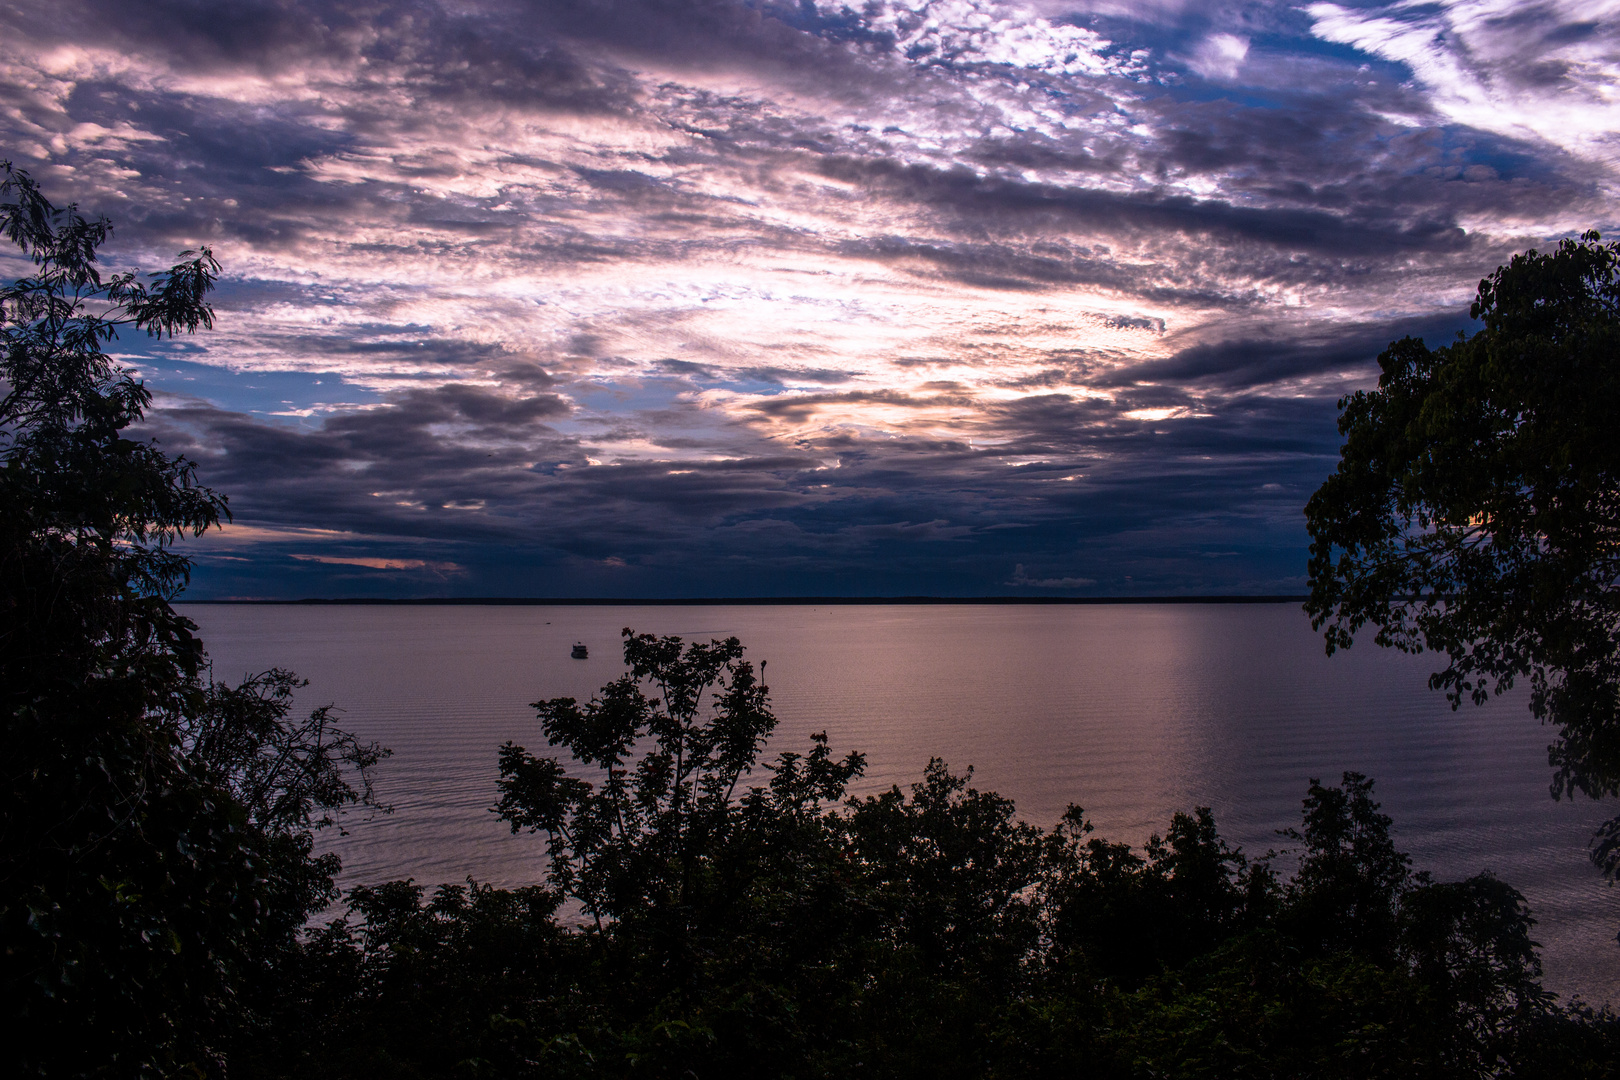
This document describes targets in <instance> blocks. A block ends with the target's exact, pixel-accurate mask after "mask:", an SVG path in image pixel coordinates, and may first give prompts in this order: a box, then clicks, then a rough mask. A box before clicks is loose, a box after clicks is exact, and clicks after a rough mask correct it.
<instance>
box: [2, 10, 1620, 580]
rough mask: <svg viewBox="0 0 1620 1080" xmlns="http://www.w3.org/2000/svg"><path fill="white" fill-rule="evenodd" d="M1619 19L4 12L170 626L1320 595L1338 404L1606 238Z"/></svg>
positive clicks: (16, 110)
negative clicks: (210, 530) (1480, 299)
mask: <svg viewBox="0 0 1620 1080" xmlns="http://www.w3.org/2000/svg"><path fill="white" fill-rule="evenodd" d="M1617 80H1620V3H1613V2H1611V3H1589V2H1580V0H1547V2H1535V0H1529V2H1527V0H1517V2H1512V0H1460V2H1438V3H1420V2H1416V0H1405V2H1400V3H1392V4H1361V3H1342V4H1336V3H1304V4H1285V3H1260V2H1255V3H1243V2H1222V0H1213V2H1209V3H1178V2H1175V0H1164V2H1154V0H1139V2H1131V3H1127V2H1123V0H1120V2H1114V0H1078V2H1062V0H871V2H870V3H866V4H864V6H863V5H859V4H855V3H852V4H851V5H850V6H847V7H846V6H841V5H840V4H838V3H829V2H822V0H797V2H791V0H782V2H776V0H530V2H522V0H510V2H502V0H489V2H483V0H463V2H444V3H437V2H434V0H406V2H398V3H395V2H389V0H356V2H343V3H338V2H335V0H332V2H327V3H319V2H299V0H241V2H237V3H233V4H219V3H214V2H204V0H143V2H141V3H136V4H131V3H128V2H127V0H118V2H93V0H92V2H82V0H50V2H43V3H35V2H32V0H4V2H0V130H3V134H0V157H9V158H10V159H11V160H12V161H13V162H15V163H16V164H17V165H18V166H21V167H23V168H26V169H29V170H31V171H32V172H33V173H34V174H35V176H36V177H37V178H38V179H40V180H41V181H42V183H43V184H44V186H45V188H46V190H47V192H48V193H49V194H50V195H51V196H52V197H53V198H55V199H57V200H58V201H69V200H73V201H77V202H78V203H79V204H80V206H81V207H82V208H84V209H86V210H89V211H96V212H102V213H105V214H107V215H108V216H109V217H111V218H112V219H113V221H114V223H115V225H116V226H117V234H116V240H115V244H114V249H115V250H113V251H112V252H111V254H110V261H111V262H112V263H114V264H116V265H121V266H124V265H138V266H141V267H143V268H147V269H151V268H154V267H156V266H159V265H161V264H164V263H166V262H167V261H169V260H170V259H171V258H172V256H173V255H174V253H175V252H177V251H178V250H180V249H181V248H186V247H193V246H196V245H199V244H208V245H210V246H211V247H212V248H213V250H214V252H215V254H216V255H217V257H218V258H219V259H220V261H221V262H222V263H223V264H224V267H225V276H224V278H223V279H222V282H221V285H220V289H219V293H218V295H217V305H216V306H217V309H218V312H219V321H218V327H217V329H215V330H214V331H212V332H209V333H205V334H203V335H201V336H198V337H196V338H193V339H188V340H182V341H181V342H179V343H177V344H175V345H174V346H172V347H170V346H167V345H165V346H164V347H161V348H154V347H153V346H152V345H151V344H150V343H148V342H147V341H145V340H141V339H126V340H124V341H123V342H121V343H120V351H121V353H122V356H123V359H124V362H125V363H126V364H128V365H129V366H131V367H134V368H137V369H139V371H140V372H141V374H142V376H143V377H144V378H145V379H146V380H147V381H148V383H149V384H150V385H151V386H152V387H154V388H155V390H156V391H157V404H158V408H157V409H156V410H155V411H154V413H153V416H152V423H151V425H150V426H151V434H152V435H154V436H155V437H157V438H159V439H160V440H161V441H162V442H163V443H164V445H166V446H168V447H170V448H171V449H173V450H176V451H180V452H183V453H185V454H186V455H187V456H189V457H191V458H192V459H194V460H195V461H197V462H198V463H199V466H200V471H201V474H202V476H203V478H204V480H205V481H206V482H208V483H209V484H211V485H212V486H214V487H216V488H217V489H219V490H221V491H223V492H225V493H227V494H228V495H229V496H230V499H231V507H232V510H233V512H234V514H235V524H234V525H233V526H231V527H230V528H228V529H226V530H225V531H224V532H223V533H221V534H218V535H217V536H215V537H214V538H213V539H211V540H205V541H203V542H199V543H196V544H194V545H192V550H193V552H194V553H195V555H196V559H197V571H196V577H195V580H194V584H193V589H192V592H191V594H190V595H192V596H193V597H197V598H201V597H229V596H281V597H293V596H362V595H374V596H417V595H464V596H478V595H517V596H525V595H526V596H683V595H686V596H693V595H732V596H737V595H790V594H868V595H871V594H879V595H895V594H919V593H921V594H936V595H966V594H981V595H982V594H998V595H999V594H1008V595H1031V596H1036V595H1120V594H1166V595H1168V594H1178V593H1226V592H1236V593H1266V592H1299V591H1302V590H1303V587H1304V558H1305V531H1304V527H1303V520H1302V516H1301V507H1302V506H1303V505H1304V503H1305V500H1306V499H1307V498H1308V497H1309V495H1310V492H1311V491H1312V490H1313V489H1314V487H1315V486H1316V485H1317V484H1318V483H1319V482H1320V481H1321V479H1322V478H1323V477H1324V476H1325V475H1326V474H1327V473H1328V472H1329V471H1330V470H1331V468H1332V466H1333V463H1334V460H1335V456H1336V452H1337V447H1338V439H1337V434H1336V431H1335V428H1334V418H1335V415H1336V409H1335V402H1336V400H1337V399H1338V398H1339V397H1340V395H1342V394H1344V393H1345V392H1346V391H1348V390H1351V389H1354V388H1357V387H1361V386H1365V385H1368V384H1369V382H1370V380H1371V378H1372V375H1373V373H1374V372H1375V371H1376V365H1375V363H1374V358H1375V357H1376V355H1377V353H1378V352H1379V350H1380V349H1381V348H1382V346H1383V345H1384V344H1385V343H1387V342H1388V341H1389V340H1390V339H1392V338H1394V337H1399V336H1401V335H1404V334H1408V333H1410V334H1417V335H1420V336H1422V337H1424V338H1426V339H1428V340H1429V341H1431V343H1440V342H1443V341H1446V340H1449V339H1451V338H1452V337H1453V336H1454V335H1455V334H1456V333H1457V332H1458V331H1459V330H1462V331H1466V330H1468V329H1469V325H1470V324H1469V323H1468V320H1467V304H1468V300H1469V299H1470V297H1471V295H1472V293H1473V289H1474V286H1475V285H1476V284H1477V282H1478V280H1479V278H1480V277H1481V276H1483V275H1484V274H1486V273H1488V272H1489V271H1490V270H1491V269H1492V268H1494V267H1495V266H1496V265H1497V264H1498V263H1500V262H1501V261H1503V260H1504V259H1505V258H1506V257H1507V256H1508V255H1510V254H1511V253H1512V252H1513V251H1515V250H1523V249H1524V248H1527V247H1530V246H1537V245H1540V246H1545V245H1547V244H1548V243H1549V242H1551V241H1553V240H1556V239H1557V238H1558V237H1561V236H1566V235H1570V234H1573V233H1578V232H1580V231H1582V230H1584V229H1587V228H1591V227H1597V228H1599V229H1603V230H1605V231H1607V230H1608V229H1609V228H1611V227H1612V226H1614V225H1615V224H1616V212H1615V206H1616V204H1615V194H1616V189H1617V186H1620V173H1617V166H1620V137H1617V136H1616V135H1615V134H1614V132H1615V131H1616V130H1617V129H1620V125H1617V123H1616V121H1617V119H1620V82H1617Z"/></svg>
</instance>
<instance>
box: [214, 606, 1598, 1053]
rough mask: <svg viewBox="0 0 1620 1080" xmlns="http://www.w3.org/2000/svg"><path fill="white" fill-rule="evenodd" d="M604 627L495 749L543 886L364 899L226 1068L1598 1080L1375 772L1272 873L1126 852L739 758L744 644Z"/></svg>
mask: <svg viewBox="0 0 1620 1080" xmlns="http://www.w3.org/2000/svg"><path fill="white" fill-rule="evenodd" d="M625 637H626V650H625V652H626V664H627V668H628V672H627V675H626V677H625V678H623V679H620V680H617V681H616V682H614V683H612V684H610V685H609V686H608V687H606V688H604V690H603V691H602V693H601V694H600V695H598V697H596V698H595V699H593V700H592V701H591V702H590V703H588V704H586V705H584V706H580V705H579V704H578V703H577V702H573V701H568V700H566V699H559V700H553V701H548V702H540V703H537V705H536V708H537V710H538V713H539V716H540V719H541V723H542V725H543V727H544V729H545V730H546V732H547V734H548V736H549V737H551V738H552V739H553V745H555V746H559V747H562V748H566V749H568V750H570V751H572V753H573V754H574V755H575V756H574V757H573V759H572V760H566V761H552V760H548V759H544V758H536V757H533V756H531V755H529V754H527V752H525V751H521V750H518V749H516V748H514V747H511V746H508V747H506V748H504V749H503V751H502V755H501V760H502V764H503V775H502V780H501V788H500V792H501V796H500V798H501V802H500V806H499V807H498V809H499V812H500V813H501V815H502V816H503V818H504V819H505V820H506V821H507V822H508V823H509V824H511V825H514V826H517V827H520V828H535V829H537V830H538V831H540V832H542V833H550V834H551V835H550V841H551V847H552V850H553V851H554V852H556V853H558V855H559V856H560V858H561V859H562V860H563V861H564V862H565V863H566V864H567V865H566V866H565V867H564V868H562V869H558V868H557V867H553V869H552V883H553V885H554V888H553V889H536V888H530V889H525V890H518V891H516V892H511V893H507V892H503V891H501V890H497V889H489V888H488V887H485V886H477V885H472V886H471V888H470V889H468V890H464V889H461V888H459V887H457V888H452V889H442V890H440V891H439V893H437V894H436V895H435V897H434V898H432V899H431V900H428V899H426V898H425V897H424V893H423V890H422V889H421V888H420V887H418V886H416V885H414V884H411V883H406V882H396V883H392V884H389V885H386V886H382V887H379V888H375V889H360V890H355V891H354V892H352V893H351V894H350V901H349V902H350V915H349V917H348V918H346V919H343V920H339V921H338V922H335V923H333V924H332V925H331V926H329V927H327V928H326V929H324V930H321V931H319V932H318V933H316V934H315V935H313V936H312V938H311V939H310V940H309V941H308V942H306V944H305V945H304V947H303V949H302V950H301V952H300V953H299V955H298V957H297V958H296V962H295V963H291V964H289V965H287V966H286V967H284V968H283V987H284V995H283V1006H282V1011H281V1012H280V1013H278V1017H279V1019H278V1022H277V1023H276V1024H275V1025H272V1028H271V1030H270V1031H269V1034H268V1037H267V1038H266V1039H265V1040H263V1041H262V1042H261V1043H259V1044H257V1045H256V1046H253V1047H250V1048H247V1050H246V1051H245V1052H244V1053H242V1054H240V1055H239V1056H238V1057H236V1058H235V1059H234V1060H233V1061H232V1068H233V1070H235V1071H236V1072H237V1073H239V1074H244V1075H250V1076H256V1077H258V1076H263V1077H270V1076H293V1075H296V1076H300V1077H334V1078H336V1077H356V1076H369V1075H378V1074H388V1075H415V1076H469V1075H470V1076H478V1075H499V1076H511V1077H524V1076H548V1077H550V1076H563V1077H573V1076H578V1077H706V1076H715V1077H721V1076H724V1077H733V1076H735V1077H828V1076H858V1075H869V1076H882V1077H925V1076H926V1077H930V1078H933V1077H963V1078H967V1077H974V1078H977V1077H1046V1076H1052V1077H1058V1076H1063V1077H1068V1076H1073V1075H1076V1074H1081V1075H1087V1076H1098V1077H1152V1076H1177V1077H1223V1078H1224V1077H1242V1076H1254V1077H1283V1076H1320V1077H1344V1078H1346V1080H1349V1078H1359V1077H1366V1076H1378V1075H1388V1076H1407V1075H1434V1076H1438V1077H1476V1078H1479V1077H1506V1076H1542V1075H1550V1074H1551V1073H1552V1072H1556V1073H1557V1074H1558V1075H1560V1076H1566V1077H1567V1076H1591V1077H1598V1076H1613V1075H1614V1072H1613V1062H1614V1061H1615V1060H1620V1024H1617V1022H1616V1020H1615V1019H1614V1017H1613V1016H1612V1014H1609V1013H1607V1012H1593V1011H1591V1010H1588V1009H1585V1008H1584V1007H1583V1006H1579V1005H1576V1006H1572V1007H1567V1008H1565V1007H1560V1006H1558V1005H1557V1004H1556V1003H1554V1002H1553V1001H1552V999H1551V998H1550V996H1549V995H1547V994H1546V993H1545V992H1543V991H1542V990H1541V988H1540V985H1539V982H1538V981H1537V977H1538V974H1539V968H1538V966H1537V961H1536V956H1535V947H1534V944H1533V943H1532V942H1531V940H1530V936H1529V935H1530V928H1531V925H1532V921H1533V920H1532V919H1531V917H1530V913H1529V911H1528V909H1527V907H1526V906H1525V903H1524V899H1523V897H1522V896H1520V895H1519V894H1518V893H1517V892H1516V891H1514V890H1513V889H1512V888H1511V887H1509V886H1508V885H1506V884H1504V883H1502V882H1500V881H1497V880H1496V879H1495V878H1492V877H1490V876H1489V875H1480V876H1478V877H1474V878H1470V879H1468V880H1465V881H1460V882H1445V883H1437V882H1434V881H1432V880H1431V879H1430V878H1429V877H1428V876H1427V875H1425V874H1414V873H1412V872H1411V870H1410V867H1409V861H1408V859H1407V857H1406V856H1405V855H1403V854H1402V853H1401V852H1400V851H1399V850H1398V849H1397V847H1396V845H1395V843H1394V840H1393V837H1392V836H1391V831H1390V830H1391V825H1392V823H1391V821H1390V819H1389V817H1388V816H1387V815H1384V814H1382V813H1381V812H1380V811H1379V807H1378V804H1377V803H1376V802H1375V801H1374V799H1373V794H1372V782H1371V781H1370V780H1367V779H1366V778H1364V777H1361V776H1359V775H1356V774H1354V773H1349V774H1346V775H1345V776H1344V778H1343V780H1342V782H1341V783H1340V784H1338V785H1336V786H1325V785H1323V784H1320V783H1317V782H1315V781H1313V782H1312V783H1311V785H1310V788H1309V790H1308V792H1307V793H1306V797H1305V800H1304V803H1303V806H1302V811H1303V813H1302V819H1301V822H1300V825H1299V827H1298V828H1297V829H1294V830H1290V831H1289V832H1288V834H1287V835H1288V838H1289V840H1290V841H1291V842H1292V843H1293V844H1294V847H1295V850H1294V852H1293V862H1294V864H1295V869H1294V872H1293V873H1292V874H1291V875H1290V876H1288V877H1287V878H1286V879H1284V878H1282V877H1281V876H1280V875H1279V873H1278V872H1277V871H1276V870H1275V869H1274V867H1273V865H1272V859H1271V858H1270V857H1269V856H1268V857H1267V858H1265V859H1259V860H1255V861H1250V860H1249V859H1247V858H1246V857H1245V856H1244V855H1243V853H1242V852H1241V851H1237V850H1234V849H1233V848H1231V847H1230V846H1228V845H1227V844H1226V843H1225V842H1224V841H1223V840H1222V839H1221V837H1220V835H1219V832H1218V830H1217V828H1216V825H1215V819H1214V815H1213V814H1212V813H1211V812H1210V810H1209V809H1208V808H1199V809H1197V810H1195V811H1194V812H1192V813H1189V814H1177V815H1175V817H1174V818H1173V819H1172V822H1171V825H1170V828H1169V829H1168V830H1167V832H1166V834H1165V835H1164V836H1163V837H1159V836H1153V837H1151V838H1149V840H1148V842H1147V843H1146V845H1144V846H1143V847H1142V848H1132V847H1131V846H1129V845H1126V844H1122V843H1113V842H1109V841H1107V840H1105V839H1102V838H1100V837H1097V836H1095V835H1094V830H1093V829H1092V828H1091V826H1090V825H1089V824H1088V823H1087V822H1086V820H1085V816H1084V814H1083V812H1082V811H1081V810H1080V809H1079V808H1077V807H1071V808H1070V810H1069V812H1068V813H1067V814H1066V815H1065V816H1064V817H1063V819H1062V821H1060V822H1059V823H1058V825H1057V826H1056V827H1055V828H1053V829H1050V830H1043V829H1039V828H1036V827H1034V826H1032V825H1029V824H1027V823H1024V822H1021V821H1019V820H1018V818H1017V816H1016V811H1015V808H1014V806H1013V804H1012V803H1011V801H1009V800H1007V799H1005V798H1002V797H1001V796H999V795H996V794H995V793H994V792H985V791H980V790H977V789H976V788H974V787H972V786H971V783H970V781H971V772H970V774H969V775H957V774H954V773H952V772H951V770H950V769H949V768H948V767H947V766H946V765H945V764H944V763H943V762H940V761H938V760H934V761H931V762H930V763H929V765H928V767H927V769H926V770H925V771H924V774H923V776H922V778H921V779H920V780H919V781H918V782H917V783H914V784H912V785H910V787H909V788H907V789H901V788H899V787H892V788H890V789H889V790H887V791H883V792H879V793H877V794H873V795H869V796H866V797H864V798H859V799H855V798H844V799H843V801H842V802H841V803H840V802H839V799H840V797H841V795H842V793H843V791H844V790H845V788H846V787H847V785H848V784H849V782H850V781H851V780H853V779H854V778H855V777H856V776H858V774H859V767H860V765H861V762H860V759H859V757H858V755H852V756H850V757H846V758H845V759H843V761H842V762H840V761H837V760H836V759H834V758H833V757H832V755H831V753H830V751H829V750H828V749H827V742H826V738H825V736H824V735H823V736H818V737H817V738H816V740H815V742H814V743H813V746H812V749H811V752H810V753H809V754H808V755H805V756H803V757H801V756H798V755H795V754H792V753H787V754H782V755H779V756H778V757H777V758H776V759H775V761H774V762H772V763H770V764H766V765H763V766H757V765H756V758H757V756H758V755H759V754H760V753H761V752H762V747H763V742H764V734H765V733H768V732H769V731H770V730H771V729H772V728H773V727H774V723H775V721H774V718H773V717H772V716H771V715H770V710H769V700H768V696H767V691H766V689H765V688H764V687H763V686H760V685H759V684H758V683H757V682H755V681H754V680H753V679H752V677H751V676H752V673H751V669H749V668H748V667H747V665H746V664H745V663H744V662H743V660H742V651H741V647H740V645H738V644H737V643H736V642H735V641H726V642H712V643H709V644H708V645H697V646H688V647H685V648H683V647H682V643H680V642H679V641H677V640H676V639H671V638H664V639H654V638H651V637H646V636H638V635H635V634H632V633H630V632H628V631H627V632H626V635H625ZM648 688H651V689H653V690H655V692H656V697H654V696H652V695H649V694H648V693H646V690H647V689H648ZM705 698H708V700H709V707H708V709H707V711H705V709H704V707H703V702H704V700H705ZM721 747H731V748H734V753H731V754H730V755H729V756H728V755H727V754H726V753H724V752H722V751H721V750H720V749H719V748H721ZM694 748H695V749H694ZM587 755H588V757H587ZM756 767H757V768H759V769H760V771H761V772H760V775H759V776H757V777H756V776H755V774H754V773H753V772H752V770H753V769H754V768H756ZM613 770H620V771H619V773H618V776H617V777H615V774H614V771H613ZM750 781H758V782H753V783H750ZM615 785H617V786H618V790H616V791H615V790H614V787H615ZM621 807H623V808H630V809H631V810H632V813H633V816H630V817H627V818H626V820H627V821H633V822H634V824H633V825H629V826H627V827H625V828H623V829H621V828H620V826H619V824H618V814H619V812H620V808H621ZM593 822H601V823H602V824H600V825H594V824H592V823H593ZM593 828H594V829H598V830H599V832H600V834H601V835H604V836H605V837H606V840H605V841H603V842H601V843H599V844H596V845H595V846H586V845H581V844H580V843H579V838H580V837H581V836H582V835H587V834H588V832H589V830H590V829H593ZM598 883H602V884H598ZM587 897H589V898H591V901H592V902H596V903H597V904H598V906H597V907H596V908H595V909H594V910H593V909H591V908H590V907H589V906H587ZM570 900H571V901H572V902H573V903H575V904H578V905H579V914H580V916H581V918H582V919H583V925H579V926H571V925H570V924H569V922H570V921H569V920H568V919H566V918H563V919H559V917H558V915H557V913H558V912H563V913H566V912H567V911H568V909H567V908H566V907H563V906H560V905H561V904H562V903H566V902H567V901H570Z"/></svg>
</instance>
